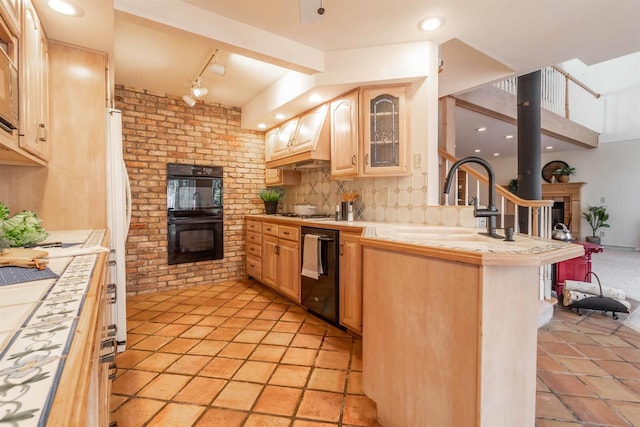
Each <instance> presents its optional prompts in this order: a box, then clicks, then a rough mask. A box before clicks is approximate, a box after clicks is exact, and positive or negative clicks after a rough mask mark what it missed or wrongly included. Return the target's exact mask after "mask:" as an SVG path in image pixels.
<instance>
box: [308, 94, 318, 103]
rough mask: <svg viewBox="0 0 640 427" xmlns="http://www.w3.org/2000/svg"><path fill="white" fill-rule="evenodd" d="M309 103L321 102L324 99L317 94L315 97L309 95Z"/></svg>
mask: <svg viewBox="0 0 640 427" xmlns="http://www.w3.org/2000/svg"><path fill="white" fill-rule="evenodd" d="M307 99H308V100H309V101H311V102H320V101H322V97H321V96H320V95H317V94H315V93H314V94H313V95H309V97H308V98H307Z"/></svg>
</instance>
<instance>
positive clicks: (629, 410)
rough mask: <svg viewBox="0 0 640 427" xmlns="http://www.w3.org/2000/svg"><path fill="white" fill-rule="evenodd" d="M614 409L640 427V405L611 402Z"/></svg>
mask: <svg viewBox="0 0 640 427" xmlns="http://www.w3.org/2000/svg"><path fill="white" fill-rule="evenodd" d="M609 405H610V406H612V407H613V409H615V410H617V411H618V412H619V413H620V414H622V416H623V417H624V418H625V419H626V420H627V421H629V422H630V423H631V425H634V426H640V405H638V404H637V403H635V402H609Z"/></svg>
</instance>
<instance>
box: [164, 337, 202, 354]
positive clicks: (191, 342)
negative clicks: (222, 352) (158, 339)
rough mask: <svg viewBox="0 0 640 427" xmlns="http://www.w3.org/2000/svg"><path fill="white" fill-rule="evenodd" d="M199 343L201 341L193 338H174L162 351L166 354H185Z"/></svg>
mask: <svg viewBox="0 0 640 427" xmlns="http://www.w3.org/2000/svg"><path fill="white" fill-rule="evenodd" d="M199 342H200V340H197V339H192V338H174V339H172V340H171V342H169V343H168V344H167V345H165V346H164V347H163V348H162V351H163V352H165V353H179V354H185V353H186V352H188V351H189V350H190V349H191V348H192V347H193V346H195V345H196V344H198V343H199Z"/></svg>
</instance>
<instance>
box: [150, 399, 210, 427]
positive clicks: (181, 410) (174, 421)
mask: <svg viewBox="0 0 640 427" xmlns="http://www.w3.org/2000/svg"><path fill="white" fill-rule="evenodd" d="M205 409H206V408H205V407H204V406H196V405H187V404H182V403H169V404H167V406H165V407H164V408H162V410H161V411H160V412H159V413H158V415H156V416H155V417H153V419H152V420H151V421H150V422H149V424H147V426H149V427H151V426H158V427H165V426H190V425H193V424H194V423H195V421H196V420H197V419H198V417H199V416H200V414H202V413H203V412H204V410H205Z"/></svg>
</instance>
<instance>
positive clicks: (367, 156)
mask: <svg viewBox="0 0 640 427" xmlns="http://www.w3.org/2000/svg"><path fill="white" fill-rule="evenodd" d="M364 162H365V164H367V165H368V164H369V153H367V154H366V155H365V156H364Z"/></svg>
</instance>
